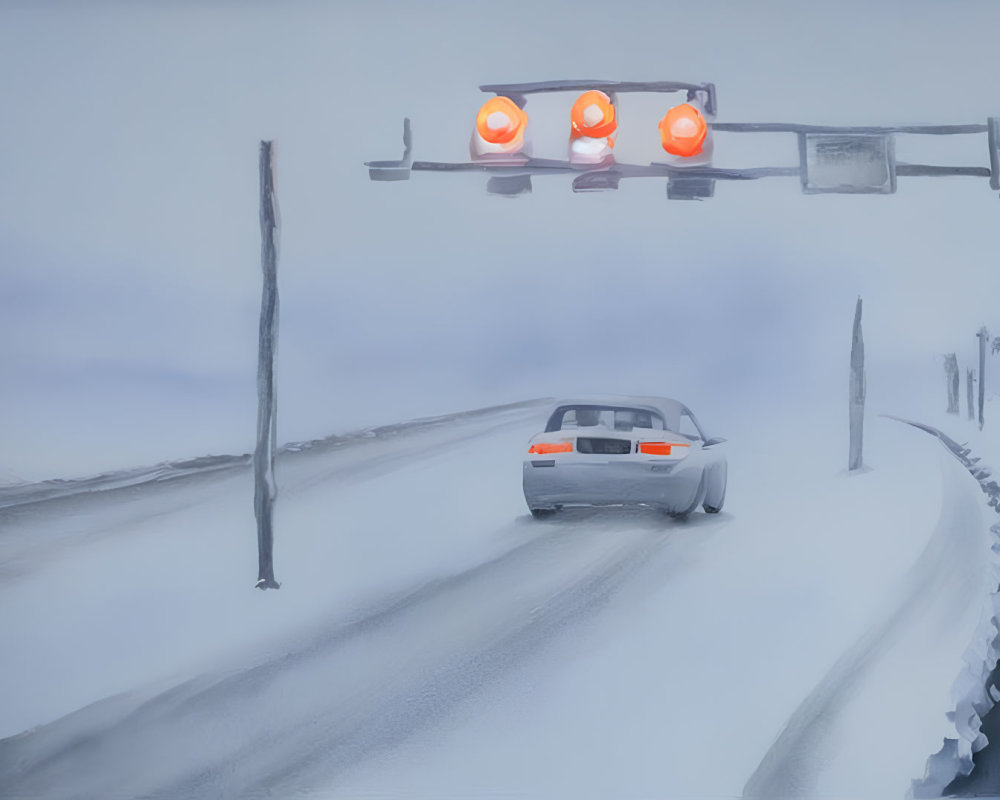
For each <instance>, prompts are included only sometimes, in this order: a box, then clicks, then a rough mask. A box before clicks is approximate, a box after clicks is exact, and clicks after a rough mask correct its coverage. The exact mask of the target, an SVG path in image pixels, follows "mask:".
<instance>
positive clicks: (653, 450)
mask: <svg viewBox="0 0 1000 800" xmlns="http://www.w3.org/2000/svg"><path fill="white" fill-rule="evenodd" d="M690 446H691V445H689V444H681V443H680V442H642V443H641V444H640V445H639V452H640V453H645V454H646V455H650V456H669V455H672V453H671V450H670V448H672V447H690Z"/></svg>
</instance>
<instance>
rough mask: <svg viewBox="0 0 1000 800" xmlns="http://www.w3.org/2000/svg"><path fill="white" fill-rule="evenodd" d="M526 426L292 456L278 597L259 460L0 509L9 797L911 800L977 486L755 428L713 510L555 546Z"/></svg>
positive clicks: (490, 424) (601, 521)
mask: <svg viewBox="0 0 1000 800" xmlns="http://www.w3.org/2000/svg"><path fill="white" fill-rule="evenodd" d="M541 415H542V410H541V408H539V407H537V406H531V405H528V406H525V407H508V408H504V409H494V410H488V411H484V412H481V413H477V414H468V415H459V416H458V417H456V418H453V419H448V420H438V421H432V422H431V423H429V424H423V425H415V426H409V427H407V428H406V429H405V431H403V432H400V433H399V434H398V435H387V436H386V435H381V436H373V437H367V438H364V439H362V440H360V441H357V442H354V443H352V444H350V445H349V446H348V445H345V446H339V445H338V446H332V445H331V446H318V445H317V446H312V447H304V448H298V449H301V450H305V451H306V452H298V453H289V454H288V455H287V456H286V457H285V458H284V460H283V462H282V464H281V465H280V467H281V468H280V469H279V472H278V477H279V492H280V493H279V500H278V505H277V507H276V508H277V516H276V520H275V523H276V530H277V535H276V545H275V547H276V572H277V577H278V579H279V580H281V581H283V586H282V588H281V590H280V591H278V592H266V593H262V592H257V591H254V590H252V588H251V587H252V584H253V579H254V576H255V574H256V549H255V537H254V530H255V528H254V523H253V515H252V508H251V502H250V498H251V494H252V485H251V480H250V475H249V472H248V471H246V470H242V469H241V470H240V471H237V472H234V473H233V474H216V475H215V476H214V477H213V478H212V479H211V480H207V479H206V480H185V481H175V482H168V484H166V485H162V484H161V485H155V486H154V485H144V486H135V487H131V488H130V489H129V490H128V491H127V492H117V493H114V492H110V493H105V494H103V495H102V493H99V492H98V493H87V494H83V495H79V496H75V497H65V498H62V499H53V500H49V501H45V502H37V503H29V504H22V505H20V506H11V507H8V508H7V509H4V510H0V515H2V518H3V520H4V532H3V534H2V536H0V569H3V570H4V580H3V583H2V584H0V609H3V610H2V611H0V640H2V641H4V642H6V643H8V647H7V649H6V652H5V656H4V659H3V661H2V671H3V674H2V678H3V680H0V693H2V694H0V708H3V709H4V714H3V716H2V717H0V723H2V725H3V729H2V730H0V735H6V736H9V737H11V738H8V739H6V740H3V741H0V796H5V797H23V796H30V797H34V798H62V797H65V798H69V797H79V796H104V797H137V796H152V797H163V798H167V797H178V796H183V797H187V798H195V797H205V798H208V797H212V798H217V797H241V798H244V797H252V796H255V795H268V793H270V795H269V796H290V795H302V796H306V795H308V796H315V797H317V798H319V797H323V798H326V797H330V798H334V797H350V796H357V795H373V794H378V793H384V794H387V795H406V796H428V797H429V796H444V795H449V796H454V795H455V794H456V793H462V794H468V795H477V796H483V795H496V794H499V793H504V792H508V793H517V794H519V795H521V796H524V797H553V796H570V795H571V796H574V797H608V796H618V797H624V796H637V795H643V796H657V797H685V796H694V795H697V796H710V795H714V796H725V797H735V796H738V795H739V794H740V793H741V792H743V790H744V787H746V789H747V794H754V793H755V792H756V793H757V794H758V796H759V795H760V794H761V793H762V792H763V791H764V790H770V791H772V794H773V795H774V796H779V795H780V794H781V793H782V792H784V793H786V794H787V793H788V792H792V793H794V794H795V795H796V796H807V795H814V796H818V795H829V794H831V793H839V794H840V795H842V796H847V797H861V796H872V797H874V796H879V797H885V796H898V797H902V796H903V794H904V793H905V791H906V788H907V786H908V785H909V781H910V779H912V778H913V777H915V776H918V775H920V774H922V771H923V765H924V762H925V760H926V757H927V754H928V753H930V752H933V751H934V750H936V749H937V748H938V747H940V742H941V739H942V737H943V735H946V733H945V732H944V731H945V728H946V726H947V721H946V719H945V714H946V712H947V711H948V710H950V709H951V708H952V698H951V695H950V694H949V690H950V687H951V685H952V683H953V681H954V678H955V675H956V674H957V673H958V671H959V668H960V665H961V654H962V653H963V652H964V651H965V649H966V647H967V645H968V643H969V641H971V640H972V637H973V632H974V631H975V629H976V624H977V622H978V621H979V620H978V610H979V608H980V605H981V600H982V598H983V597H984V596H985V594H986V593H987V592H988V590H989V586H990V582H991V581H992V580H993V579H992V576H991V575H990V574H989V569H988V565H987V564H986V560H985V559H983V558H982V557H981V553H980V550H981V548H982V547H983V546H984V545H985V536H984V532H985V526H984V525H983V524H982V516H981V513H980V507H981V500H980V498H979V497H977V496H976V491H975V484H974V482H971V485H970V481H969V480H968V475H967V474H965V473H964V472H963V471H962V468H961V466H960V465H959V464H957V463H956V462H955V461H954V460H951V459H950V458H949V457H948V456H947V454H946V453H944V452H943V451H942V450H941V448H940V446H939V445H938V444H937V443H936V442H934V441H933V440H931V439H930V438H929V437H927V436H926V435H924V434H921V433H918V432H915V431H912V430H910V429H906V428H904V427H903V426H900V425H898V423H892V422H888V421H884V422H882V423H880V424H875V423H871V424H870V425H869V430H868V435H867V451H866V460H867V461H868V463H869V464H870V465H871V466H872V467H873V469H872V470H871V471H869V472H865V473H863V474H856V475H850V476H848V475H846V474H843V472H842V471H841V469H842V467H843V464H842V463H841V462H842V461H843V460H844V459H846V453H845V452H844V451H845V450H846V435H845V431H844V430H843V428H844V426H843V425H841V424H837V425H831V430H829V431H825V430H822V429H817V426H816V424H815V423H814V422H813V421H811V420H801V422H800V424H796V423H790V422H789V421H788V420H787V419H785V420H783V421H782V424H781V426H780V430H775V429H774V427H773V425H769V424H767V423H768V422H773V418H769V419H762V418H760V417H755V418H753V419H748V420H747V421H746V422H745V423H742V422H739V421H735V422H734V421H731V422H730V424H729V426H727V427H725V428H719V429H716V428H714V427H713V428H712V430H711V431H710V432H711V433H712V434H716V433H717V434H720V435H723V436H727V437H728V438H729V439H730V444H729V445H728V446H729V448H730V451H729V459H730V489H729V495H728V498H727V505H726V509H725V510H724V512H723V513H722V514H720V515H719V516H718V517H709V516H706V515H702V514H697V515H695V517H693V518H692V519H691V520H690V521H688V522H687V523H677V522H674V521H669V520H664V519H663V518H662V517H661V516H659V515H656V514H651V513H624V512H621V511H620V510H614V509H609V510H604V511H572V512H566V513H564V514H563V515H560V516H559V517H557V518H555V519H553V520H551V521H546V522H544V523H537V522H535V521H533V520H531V518H530V516H528V515H527V513H526V509H525V507H524V504H523V498H522V497H521V493H520V482H519V475H520V460H521V458H522V455H523V451H524V444H525V441H526V440H527V437H528V436H529V435H530V434H531V433H534V432H535V431H536V430H537V428H538V427H539V424H540V421H541V420H540V417H541ZM837 421H838V423H839V422H840V420H839V417H838V420H837ZM206 477H207V476H206ZM105 698H110V699H105ZM35 726H41V727H37V728H36V727H35ZM22 731H25V732H24V733H21V732H22ZM788 731H793V732H794V733H795V735H794V736H790V735H789V733H788ZM16 734H20V735H16Z"/></svg>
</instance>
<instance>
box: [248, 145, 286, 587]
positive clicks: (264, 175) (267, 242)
mask: <svg viewBox="0 0 1000 800" xmlns="http://www.w3.org/2000/svg"><path fill="white" fill-rule="evenodd" d="M272 144H273V143H272V142H261V143H260V239H261V243H260V265H261V269H262V271H263V273H264V289H263V292H262V294H261V301H260V342H259V349H258V359H257V448H256V450H254V455H253V472H254V492H253V510H254V516H256V518H257V561H258V571H257V584H256V585H257V588H258V589H277V588H279V585H280V584H279V583H278V582H277V581H276V580H275V579H274V559H273V553H272V548H273V544H274V529H273V527H272V516H273V510H274V498H275V495H276V494H277V487H276V484H275V482H274V451H275V444H276V440H277V403H276V398H275V394H276V393H275V385H274V355H275V351H276V349H277V344H278V252H277V246H276V244H275V234H276V232H277V228H278V213H277V206H276V202H275V199H274V164H273V162H272V153H273V148H272Z"/></svg>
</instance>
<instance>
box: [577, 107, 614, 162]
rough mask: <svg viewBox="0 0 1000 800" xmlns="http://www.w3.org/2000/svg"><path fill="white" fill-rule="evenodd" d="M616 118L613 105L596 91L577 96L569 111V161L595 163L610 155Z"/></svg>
mask: <svg viewBox="0 0 1000 800" xmlns="http://www.w3.org/2000/svg"><path fill="white" fill-rule="evenodd" d="M617 131H618V117H617V114H616V113H615V106H614V103H613V102H612V101H611V98H610V97H608V95H606V94H605V93H604V92H601V91H598V90H596V89H591V90H590V91H587V92H584V93H583V94H581V95H580V96H579V97H578V98H577V100H576V102H575V103H574V104H573V109H572V110H571V111H570V132H569V160H570V162H571V163H573V164H598V163H600V162H602V161H604V160H605V159H607V158H609V157H611V156H612V149H613V148H614V146H615V136H616V135H617Z"/></svg>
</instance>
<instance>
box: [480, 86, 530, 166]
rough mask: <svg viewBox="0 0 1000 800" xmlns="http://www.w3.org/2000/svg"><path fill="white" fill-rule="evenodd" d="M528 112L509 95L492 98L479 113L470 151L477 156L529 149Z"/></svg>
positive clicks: (514, 152)
mask: <svg viewBox="0 0 1000 800" xmlns="http://www.w3.org/2000/svg"><path fill="white" fill-rule="evenodd" d="M527 125H528V115H527V114H526V113H525V112H524V111H523V110H522V109H520V108H518V107H517V104H516V103H515V102H514V101H513V100H511V99H510V98H509V97H503V96H498V97H491V98H490V99H489V100H487V101H486V102H485V103H483V105H482V108H480V109H479V113H478V114H477V115H476V127H475V129H474V130H473V131H472V141H471V143H470V145H469V150H470V152H471V153H472V157H473V158H481V157H483V156H495V155H501V156H503V155H512V154H516V153H522V152H523V151H525V149H526V148H525V137H524V133H525V128H526V127H527ZM525 154H526V153H525Z"/></svg>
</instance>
